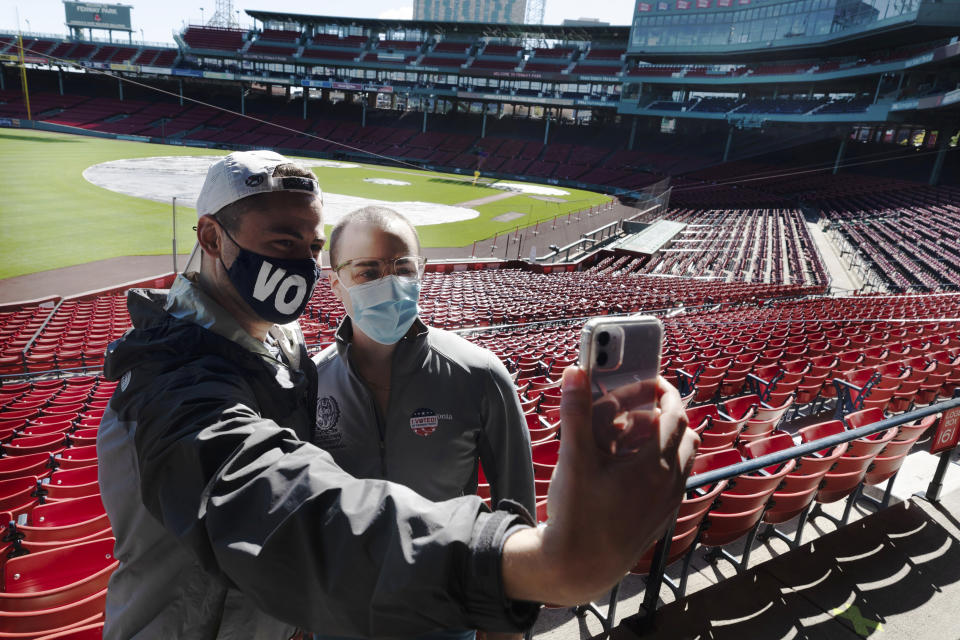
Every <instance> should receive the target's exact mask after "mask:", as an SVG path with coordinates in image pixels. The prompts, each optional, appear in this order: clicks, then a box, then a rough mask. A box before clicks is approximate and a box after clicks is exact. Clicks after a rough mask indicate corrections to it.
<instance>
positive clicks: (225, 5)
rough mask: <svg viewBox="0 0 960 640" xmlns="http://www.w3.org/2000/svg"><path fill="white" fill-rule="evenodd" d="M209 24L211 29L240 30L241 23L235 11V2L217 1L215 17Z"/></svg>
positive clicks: (229, 0)
mask: <svg viewBox="0 0 960 640" xmlns="http://www.w3.org/2000/svg"><path fill="white" fill-rule="evenodd" d="M207 24H208V25H210V26H211V27H224V28H230V29H238V28H239V27H240V22H239V20H238V19H237V14H236V13H234V11H233V0H216V3H215V5H214V10H213V17H212V18H210V22H208V23H207Z"/></svg>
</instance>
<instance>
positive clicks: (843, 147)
mask: <svg viewBox="0 0 960 640" xmlns="http://www.w3.org/2000/svg"><path fill="white" fill-rule="evenodd" d="M849 141H850V134H849V133H847V134H845V135H844V136H843V139H842V140H840V148H839V149H838V150H837V159H836V160H835V161H834V163H833V175H837V171H839V170H840V162H841V161H842V160H843V155H844V154H845V153H846V152H847V142H849Z"/></svg>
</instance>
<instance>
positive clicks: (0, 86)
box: [0, 68, 63, 95]
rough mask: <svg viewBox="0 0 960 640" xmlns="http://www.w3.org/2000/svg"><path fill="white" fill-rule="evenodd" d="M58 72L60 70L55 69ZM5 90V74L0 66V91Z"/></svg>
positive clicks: (61, 91) (61, 93) (61, 92)
mask: <svg viewBox="0 0 960 640" xmlns="http://www.w3.org/2000/svg"><path fill="white" fill-rule="evenodd" d="M59 72H60V70H59V69H57V73H59ZM60 82H61V84H62V83H63V80H61V81H60ZM6 90H7V81H6V78H5V74H4V73H3V69H2V68H0V91H6ZM60 95H63V90H62V89H61V90H60Z"/></svg>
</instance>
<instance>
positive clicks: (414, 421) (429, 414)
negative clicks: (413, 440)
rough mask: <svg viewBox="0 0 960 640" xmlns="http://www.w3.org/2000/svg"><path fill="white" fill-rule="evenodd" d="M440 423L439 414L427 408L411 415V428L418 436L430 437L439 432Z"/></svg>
mask: <svg viewBox="0 0 960 640" xmlns="http://www.w3.org/2000/svg"><path fill="white" fill-rule="evenodd" d="M439 423H440V421H439V418H438V416H437V412H436V411H434V410H433V409H427V408H426V407H423V408H420V409H417V410H416V411H414V412H413V413H412V414H411V415H410V428H411V429H413V432H414V433H415V434H417V435H418V436H424V437H426V436H429V435H430V434H431V433H433V432H434V431H436V430H437V425H438V424H439Z"/></svg>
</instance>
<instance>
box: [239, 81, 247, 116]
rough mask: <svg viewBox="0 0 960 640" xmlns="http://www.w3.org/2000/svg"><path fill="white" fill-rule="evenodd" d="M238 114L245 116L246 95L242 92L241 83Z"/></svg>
mask: <svg viewBox="0 0 960 640" xmlns="http://www.w3.org/2000/svg"><path fill="white" fill-rule="evenodd" d="M240 113H241V114H242V115H247V94H246V91H244V88H243V83H240Z"/></svg>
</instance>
